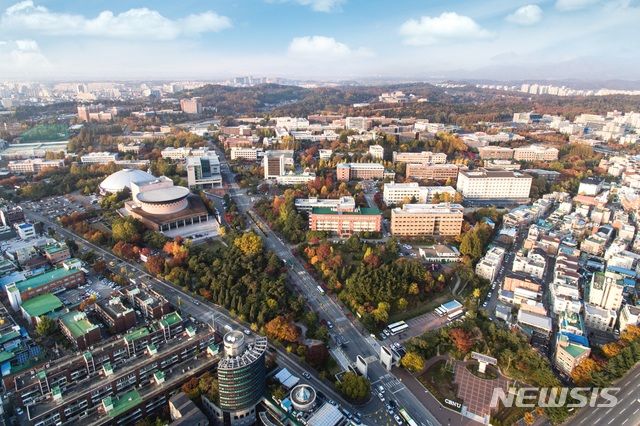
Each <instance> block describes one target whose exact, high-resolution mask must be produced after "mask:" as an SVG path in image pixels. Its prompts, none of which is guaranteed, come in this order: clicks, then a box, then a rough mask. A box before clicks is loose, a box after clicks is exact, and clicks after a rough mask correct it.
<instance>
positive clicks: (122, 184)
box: [100, 169, 155, 194]
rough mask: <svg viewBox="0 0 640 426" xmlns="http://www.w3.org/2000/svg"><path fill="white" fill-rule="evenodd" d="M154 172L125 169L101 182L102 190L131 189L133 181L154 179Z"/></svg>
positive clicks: (111, 191)
mask: <svg viewBox="0 0 640 426" xmlns="http://www.w3.org/2000/svg"><path fill="white" fill-rule="evenodd" d="M154 179H155V177H154V176H153V175H152V174H149V173H147V172H143V171H142V170H136V169H123V170H120V171H119V172H115V173H114V174H112V175H110V176H108V177H107V178H106V179H105V180H103V181H102V183H101V184H100V190H101V192H110V193H112V194H113V193H116V192H119V191H122V190H123V189H124V188H129V189H131V182H136V183H138V182H149V181H152V180H154Z"/></svg>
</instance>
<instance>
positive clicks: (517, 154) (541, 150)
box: [513, 145, 558, 161]
mask: <svg viewBox="0 0 640 426" xmlns="http://www.w3.org/2000/svg"><path fill="white" fill-rule="evenodd" d="M513 159H514V160H516V161H554V160H557V159H558V150H557V149H556V148H548V147H545V146H542V145H530V146H526V147H522V148H514V150H513Z"/></svg>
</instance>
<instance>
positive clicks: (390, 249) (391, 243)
mask: <svg viewBox="0 0 640 426" xmlns="http://www.w3.org/2000/svg"><path fill="white" fill-rule="evenodd" d="M384 248H385V250H386V251H387V253H389V254H390V255H392V256H396V255H397V254H398V252H399V251H400V248H399V247H398V240H396V239H395V237H391V238H389V239H388V240H387V242H386V243H384Z"/></svg>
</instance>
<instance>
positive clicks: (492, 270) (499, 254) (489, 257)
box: [476, 246, 505, 281]
mask: <svg viewBox="0 0 640 426" xmlns="http://www.w3.org/2000/svg"><path fill="white" fill-rule="evenodd" d="M504 255H505V250H504V249H503V248H502V247H497V246H496V247H491V248H490V249H489V251H487V254H486V255H485V256H484V257H483V258H482V259H480V261H479V262H478V264H477V265H476V275H479V276H480V277H482V278H485V279H487V280H489V281H493V280H495V278H496V277H497V276H498V272H499V270H500V267H501V266H502V259H504Z"/></svg>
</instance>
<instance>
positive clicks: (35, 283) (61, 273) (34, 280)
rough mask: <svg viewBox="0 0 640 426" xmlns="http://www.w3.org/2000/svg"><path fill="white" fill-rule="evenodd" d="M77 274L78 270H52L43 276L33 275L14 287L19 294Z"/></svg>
mask: <svg viewBox="0 0 640 426" xmlns="http://www.w3.org/2000/svg"><path fill="white" fill-rule="evenodd" d="M77 272H79V269H65V268H57V269H52V270H50V271H47V272H45V273H43V274H40V275H35V276H33V277H31V278H27V279H26V280H24V281H20V282H17V283H16V287H17V288H18V290H19V291H20V292H23V291H27V290H29V289H34V288H38V287H40V286H43V285H46V284H49V283H50V282H52V281H55V280H59V279H62V278H64V277H68V276H70V275H73V274H75V273H77Z"/></svg>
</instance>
